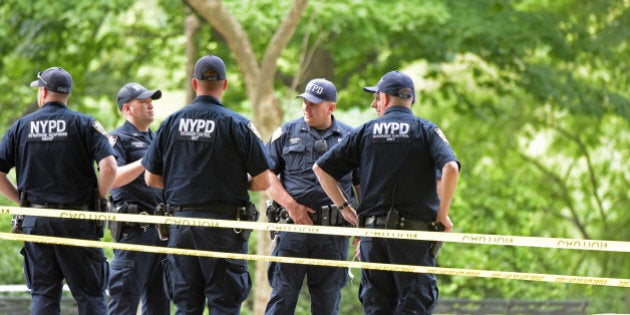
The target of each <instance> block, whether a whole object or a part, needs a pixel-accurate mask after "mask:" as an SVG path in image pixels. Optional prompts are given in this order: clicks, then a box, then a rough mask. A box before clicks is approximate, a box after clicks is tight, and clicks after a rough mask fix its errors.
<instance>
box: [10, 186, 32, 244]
mask: <svg viewBox="0 0 630 315" xmlns="http://www.w3.org/2000/svg"><path fill="white" fill-rule="evenodd" d="M28 206H29V203H28V201H27V200H26V192H25V191H22V192H20V207H28ZM22 222H24V215H22V214H17V215H14V216H13V218H12V219H11V233H16V234H22Z"/></svg>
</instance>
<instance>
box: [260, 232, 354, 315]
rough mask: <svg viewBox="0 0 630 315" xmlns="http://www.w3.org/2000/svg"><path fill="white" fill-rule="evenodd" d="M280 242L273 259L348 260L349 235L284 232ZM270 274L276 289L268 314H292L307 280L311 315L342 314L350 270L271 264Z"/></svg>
mask: <svg viewBox="0 0 630 315" xmlns="http://www.w3.org/2000/svg"><path fill="white" fill-rule="evenodd" d="M277 242H278V243H277V246H276V247H275V248H274V250H273V256H282V257H306V258H314V257H317V258H318V259H332V260H341V261H345V260H347V259H348V237H345V236H337V235H315V234H308V233H290V232H280V233H279V235H278V240H277ZM267 274H268V279H269V284H270V285H271V287H272V288H273V290H272V292H271V298H270V300H269V303H268V304H267V309H266V311H265V314H269V315H271V314H292V313H293V312H294V311H295V307H296V305H297V301H298V297H299V294H300V288H301V287H302V283H303V282H304V278H305V277H306V278H307V285H308V288H309V291H310V294H311V314H313V315H330V314H338V313H339V302H340V301H341V288H343V286H344V285H345V284H346V282H347V280H348V269H346V268H338V267H323V266H312V265H303V264H283V263H276V262H271V263H269V269H268V271H267Z"/></svg>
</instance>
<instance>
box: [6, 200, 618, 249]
mask: <svg viewBox="0 0 630 315" xmlns="http://www.w3.org/2000/svg"><path fill="white" fill-rule="evenodd" d="M0 214H4V215H18V214H21V215H31V216H42V217H52V218H67V219H83V220H104V221H116V222H118V221H121V222H136V223H153V224H177V225H191V226H203V227H218V228H236V229H253V230H265V231H279V232H297V233H310V234H328V235H341V236H359V237H381V238H397V239H414V240H427V241H442V242H454V243H468V244H488V245H508V246H527V247H543V248H560V249H577V250H594V251H608V252H630V242H620V241H605V240H580V239H569V238H550V237H529V236H510V235H492V234H470V233H441V232H427V231H407V230H385V229H365V228H352V227H336V226H320V225H297V224H278V223H266V222H250V221H231V220H216V219H202V218H189V217H171V216H157V215H140V214H127V213H110V212H108V213H103V212H93V211H77V210H58V209H42V208H24V207H9V206H0Z"/></svg>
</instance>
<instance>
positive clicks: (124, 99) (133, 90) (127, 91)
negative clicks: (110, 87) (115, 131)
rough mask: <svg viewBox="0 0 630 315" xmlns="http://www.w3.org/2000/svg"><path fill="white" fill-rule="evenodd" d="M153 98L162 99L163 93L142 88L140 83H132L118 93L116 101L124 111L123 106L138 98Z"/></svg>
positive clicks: (124, 86)
mask: <svg viewBox="0 0 630 315" xmlns="http://www.w3.org/2000/svg"><path fill="white" fill-rule="evenodd" d="M149 97H150V98H151V99H152V100H157V99H159V98H160V97H162V91H160V90H149V89H147V88H145V87H144V86H142V85H141V84H140V83H136V82H131V83H127V84H125V85H123V87H122V88H120V90H119V91H118V96H117V97H116V101H117V102H118V108H119V109H121V110H122V107H123V105H125V103H128V102H129V101H131V100H133V99H136V98H140V99H142V98H149Z"/></svg>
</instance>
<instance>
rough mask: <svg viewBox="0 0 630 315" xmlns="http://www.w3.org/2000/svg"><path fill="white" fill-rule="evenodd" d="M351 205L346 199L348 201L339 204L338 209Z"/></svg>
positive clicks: (341, 209)
mask: <svg viewBox="0 0 630 315" xmlns="http://www.w3.org/2000/svg"><path fill="white" fill-rule="evenodd" d="M349 205H350V203H349V202H348V201H347V200H346V202H344V203H343V204H342V205H341V206H337V209H339V211H343V210H344V209H345V208H348V206H349Z"/></svg>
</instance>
